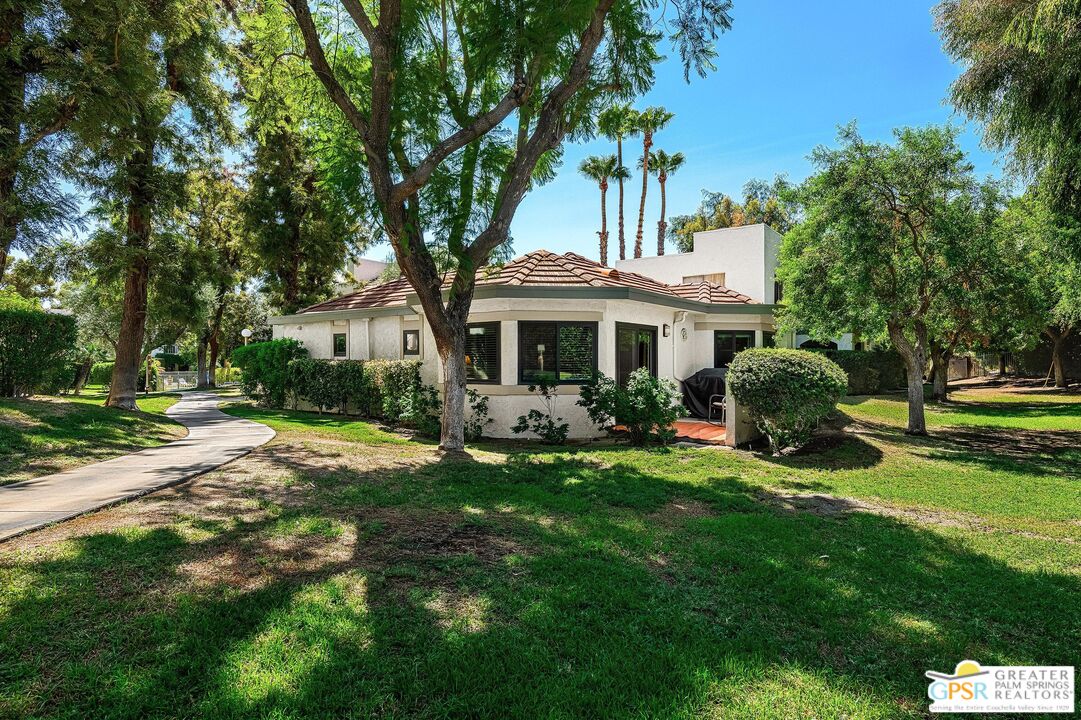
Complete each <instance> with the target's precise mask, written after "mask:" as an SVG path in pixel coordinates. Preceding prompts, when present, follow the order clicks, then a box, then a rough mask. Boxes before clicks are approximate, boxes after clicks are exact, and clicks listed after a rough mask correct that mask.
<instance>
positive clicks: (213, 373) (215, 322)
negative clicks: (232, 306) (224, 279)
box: [206, 287, 227, 388]
mask: <svg viewBox="0 0 1081 720" xmlns="http://www.w3.org/2000/svg"><path fill="white" fill-rule="evenodd" d="M226 292H227V290H226V288H225V287H219V288H218V293H217V295H216V296H215V300H214V303H215V304H214V315H213V316H212V317H211V318H210V327H209V328H208V332H207V338H206V342H207V347H208V348H209V352H210V361H209V366H210V367H209V370H208V372H207V378H206V385H207V387H208V388H215V387H217V386H218V378H217V373H218V351H219V350H220V349H221V319H222V316H223V315H225V295H226Z"/></svg>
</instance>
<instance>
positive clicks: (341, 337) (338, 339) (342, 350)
mask: <svg viewBox="0 0 1081 720" xmlns="http://www.w3.org/2000/svg"><path fill="white" fill-rule="evenodd" d="M348 354H349V351H348V350H347V349H346V343H345V333H334V357H336V358H343V357H346V356H347V355H348Z"/></svg>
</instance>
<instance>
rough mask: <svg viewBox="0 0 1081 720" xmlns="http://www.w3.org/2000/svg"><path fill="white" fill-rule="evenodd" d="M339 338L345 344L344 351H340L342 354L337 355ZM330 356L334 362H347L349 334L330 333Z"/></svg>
mask: <svg viewBox="0 0 1081 720" xmlns="http://www.w3.org/2000/svg"><path fill="white" fill-rule="evenodd" d="M339 337H341V338H342V340H343V341H344V344H345V349H344V350H342V354H341V355H339V354H338V338H339ZM330 355H331V357H333V358H334V359H335V360H342V359H345V360H348V359H349V333H343V332H341V333H336V332H331V333H330Z"/></svg>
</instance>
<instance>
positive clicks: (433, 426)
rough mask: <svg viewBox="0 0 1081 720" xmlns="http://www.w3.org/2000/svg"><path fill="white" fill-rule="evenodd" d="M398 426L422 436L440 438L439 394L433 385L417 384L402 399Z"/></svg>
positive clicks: (399, 404) (399, 405)
mask: <svg viewBox="0 0 1081 720" xmlns="http://www.w3.org/2000/svg"><path fill="white" fill-rule="evenodd" d="M398 408H399V409H400V413H399V415H398V420H397V422H398V424H400V425H402V426H403V427H408V428H413V429H414V430H416V431H417V433H418V434H420V435H426V436H427V437H439V429H440V421H439V409H440V403H439V393H438V392H437V391H436V389H435V388H434V387H433V386H431V385H421V384H419V383H418V384H417V385H416V386H415V387H413V388H410V390H409V392H407V393H406V394H405V396H403V397H402V398H400V402H399V403H398Z"/></svg>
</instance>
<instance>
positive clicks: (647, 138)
mask: <svg viewBox="0 0 1081 720" xmlns="http://www.w3.org/2000/svg"><path fill="white" fill-rule="evenodd" d="M673 117H674V115H673V114H672V113H670V112H668V111H667V110H665V109H664V108H663V107H648V108H646V109H645V110H643V111H642V112H640V113H638V132H640V133H642V160H641V163H640V164H641V167H642V200H641V202H640V203H639V204H638V234H637V235H635V237H634V256H635V257H636V258H640V257H642V226H643V225H644V224H645V222H646V191H647V190H648V189H649V150H650V148H651V147H653V134H654V133H657V132H659V131H661V130H663V129H664V128H665V126H667V125H668V123H670V122H671V121H672V118H673Z"/></svg>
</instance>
